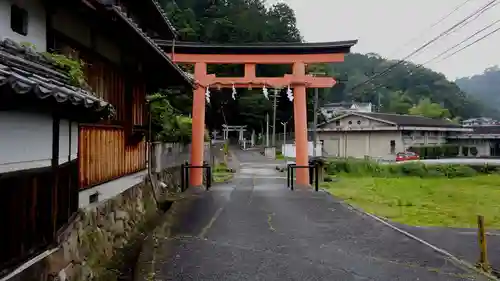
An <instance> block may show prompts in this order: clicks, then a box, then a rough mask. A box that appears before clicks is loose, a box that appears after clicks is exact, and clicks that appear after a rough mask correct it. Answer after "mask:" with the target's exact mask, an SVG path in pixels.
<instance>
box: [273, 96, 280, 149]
mask: <svg viewBox="0 0 500 281" xmlns="http://www.w3.org/2000/svg"><path fill="white" fill-rule="evenodd" d="M278 93H279V89H277V88H274V96H273V143H272V145H273V147H276V108H277V97H278Z"/></svg>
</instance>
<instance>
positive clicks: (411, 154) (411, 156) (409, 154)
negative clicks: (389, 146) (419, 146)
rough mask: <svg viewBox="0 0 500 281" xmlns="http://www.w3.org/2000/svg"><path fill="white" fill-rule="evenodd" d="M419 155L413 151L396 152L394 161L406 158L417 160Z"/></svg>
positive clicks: (405, 159) (406, 159)
mask: <svg viewBox="0 0 500 281" xmlns="http://www.w3.org/2000/svg"><path fill="white" fill-rule="evenodd" d="M419 159H420V156H419V155H418V154H416V153H415V152H411V151H407V152H399V153H398V154H396V162H400V161H408V160H419Z"/></svg>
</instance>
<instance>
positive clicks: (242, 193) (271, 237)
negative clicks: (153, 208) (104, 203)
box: [148, 151, 486, 281]
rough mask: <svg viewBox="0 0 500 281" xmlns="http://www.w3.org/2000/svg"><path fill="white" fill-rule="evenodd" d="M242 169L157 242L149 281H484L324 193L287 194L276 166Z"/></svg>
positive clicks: (243, 164) (243, 155)
mask: <svg viewBox="0 0 500 281" xmlns="http://www.w3.org/2000/svg"><path fill="white" fill-rule="evenodd" d="M235 156H236V158H237V159H238V162H239V166H240V169H239V171H238V173H237V174H236V175H235V178H234V180H233V182H232V183H230V184H223V185H215V186H213V188H212V189H211V190H210V191H209V192H204V193H201V195H199V196H197V197H196V198H195V199H193V200H194V202H192V204H191V206H193V207H192V208H190V209H189V211H188V212H185V213H183V214H180V215H181V216H182V222H183V223H182V224H179V225H177V226H176V227H174V228H173V229H172V230H169V232H168V233H169V234H168V235H165V236H163V237H157V239H158V244H157V245H156V247H155V249H154V251H155V253H154V256H155V257H156V258H155V261H154V264H153V265H152V270H153V272H154V274H151V275H150V276H151V277H152V278H151V279H148V280H221V281H222V280H238V281H241V280H300V281H303V280H328V281H332V280H342V281H344V280H345V281H347V280H381V281H389V280H486V279H485V278H484V277H480V276H476V275H474V274H473V273H471V272H469V271H466V270H464V269H461V268H459V267H457V266H455V265H454V264H453V263H452V262H451V261H449V260H447V259H445V258H444V257H442V256H440V255H439V254H438V253H436V252H434V251H433V250H432V249H430V248H428V247H425V246H423V245H422V244H420V243H418V242H417V241H414V240H412V239H410V238H407V237H406V236H404V235H402V234H400V233H398V232H396V231H394V230H392V229H390V228H388V227H386V226H384V225H382V224H380V223H378V222H376V221H374V220H373V219H371V218H368V217H366V216H364V215H362V214H360V213H358V212H356V211H354V210H351V209H348V208H347V207H345V205H344V204H341V203H339V202H337V201H336V200H335V199H333V198H332V197H331V196H330V195H328V194H326V193H324V192H314V191H312V190H310V191H309V190H301V191H297V190H296V191H290V190H288V189H287V188H286V184H285V179H283V178H282V177H283V176H282V174H279V173H278V172H277V171H276V170H275V167H276V163H279V162H278V161H276V162H271V161H267V160H266V159H265V158H264V157H263V156H261V155H260V154H258V153H257V152H250V151H246V152H243V151H236V152H235Z"/></svg>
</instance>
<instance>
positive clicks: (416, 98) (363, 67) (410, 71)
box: [328, 54, 488, 118]
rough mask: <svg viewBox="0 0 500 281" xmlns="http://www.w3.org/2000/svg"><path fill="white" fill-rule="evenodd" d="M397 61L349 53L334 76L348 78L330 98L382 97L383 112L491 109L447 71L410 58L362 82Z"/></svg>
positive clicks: (461, 113)
mask: <svg viewBox="0 0 500 281" xmlns="http://www.w3.org/2000/svg"><path fill="white" fill-rule="evenodd" d="M395 63H396V62H395V61H390V60H387V59H385V58H382V57H380V56H379V55H377V54H367V55H362V54H350V55H348V56H347V57H346V60H345V62H343V63H339V64H334V65H332V69H333V73H334V76H335V77H339V78H341V79H345V80H347V81H346V82H344V83H343V84H344V85H343V87H339V86H336V87H334V88H333V89H332V90H331V91H330V95H329V97H328V99H329V100H331V101H340V100H347V101H350V100H354V101H363V102H372V103H373V104H375V105H376V106H378V105H379V101H380V111H381V112H392V113H400V114H406V113H410V114H418V115H425V116H428V117H432V118H443V117H461V118H467V117H471V116H480V115H482V114H483V113H484V112H485V111H487V110H488V109H487V108H485V106H484V105H483V104H482V103H481V102H479V101H477V100H475V99H473V98H471V96H468V95H466V94H465V93H464V92H463V91H461V90H460V88H459V87H458V86H457V85H456V84H454V83H452V82H450V81H448V80H446V78H445V76H444V75H442V74H439V73H436V72H434V71H432V70H430V69H427V68H423V67H418V66H417V65H415V64H413V63H410V62H406V63H402V64H400V65H398V66H396V67H394V68H392V69H391V71H390V72H388V73H387V74H385V75H381V76H379V77H377V78H375V79H373V80H371V81H369V82H367V83H365V84H362V83H363V82H365V81H367V80H368V78H369V77H371V76H373V75H374V74H376V73H380V72H382V71H384V70H385V69H387V68H388V67H390V66H392V65H394V64H395ZM360 84H362V85H361V86H358V85H360ZM355 86H358V87H355ZM352 88H354V89H353V90H351V89H352ZM414 107H415V108H414Z"/></svg>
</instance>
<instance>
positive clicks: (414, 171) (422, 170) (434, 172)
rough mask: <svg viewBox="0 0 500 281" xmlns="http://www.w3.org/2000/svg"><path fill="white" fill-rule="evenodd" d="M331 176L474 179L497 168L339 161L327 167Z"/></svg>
mask: <svg viewBox="0 0 500 281" xmlns="http://www.w3.org/2000/svg"><path fill="white" fill-rule="evenodd" d="M326 172H327V173H328V174H330V175H337V174H345V175H350V176H370V177H404V176H412V177H422V178H426V177H448V178H457V177H473V176H476V175H477V174H491V173H497V167H495V166H488V165H458V164H432V165H429V164H423V163H421V162H408V163H402V164H380V163H376V162H372V161H367V160H358V159H338V160H333V161H330V162H329V163H328V165H327V166H326Z"/></svg>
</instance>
